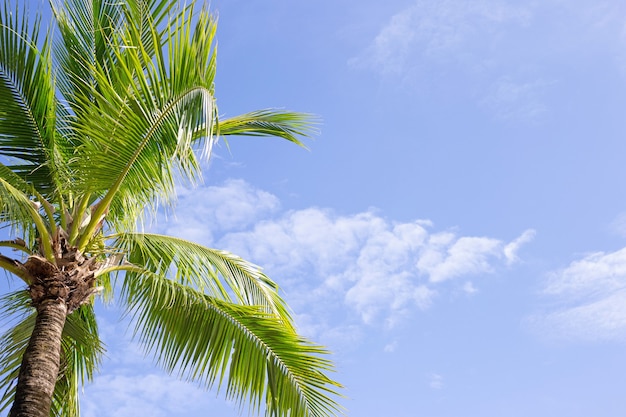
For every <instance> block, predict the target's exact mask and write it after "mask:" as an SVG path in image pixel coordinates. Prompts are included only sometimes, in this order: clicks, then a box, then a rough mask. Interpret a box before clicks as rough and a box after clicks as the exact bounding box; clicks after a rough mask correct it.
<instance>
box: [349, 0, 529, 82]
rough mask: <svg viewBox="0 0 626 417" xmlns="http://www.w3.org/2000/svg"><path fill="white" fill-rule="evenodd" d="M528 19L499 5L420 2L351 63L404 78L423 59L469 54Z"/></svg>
mask: <svg viewBox="0 0 626 417" xmlns="http://www.w3.org/2000/svg"><path fill="white" fill-rule="evenodd" d="M529 18H530V12H529V11H528V10H527V9H524V8H519V7H513V6H511V5H510V4H507V3H505V2H502V1H496V0H469V1H462V0H442V1H427V0H417V1H416V2H414V3H413V4H412V5H411V6H409V7H407V8H406V9H404V10H402V11H400V12H398V13H397V14H395V15H394V16H393V17H392V18H391V19H390V20H389V21H388V22H387V23H386V24H385V25H384V26H383V28H382V29H381V30H380V32H379V33H378V34H377V35H376V37H375V38H374V40H373V41H372V43H371V44H370V45H369V47H368V48H367V49H366V50H365V51H364V52H363V53H362V54H361V55H359V56H358V57H356V58H353V59H352V60H351V64H353V65H355V66H360V67H369V68H372V69H374V70H377V71H380V72H381V73H383V74H395V75H397V74H404V73H406V72H407V71H410V70H411V69H412V68H413V67H414V66H415V65H417V64H418V63H419V62H421V61H424V60H433V59H434V60H438V59H441V58H444V59H450V57H452V56H458V55H463V54H467V53H468V52H469V49H471V48H470V47H469V46H468V45H470V44H472V43H473V44H474V46H477V45H480V43H481V42H484V39H483V37H484V36H489V37H493V34H494V32H496V31H497V30H498V29H499V28H503V29H506V28H507V27H508V26H510V25H511V23H518V24H524V23H525V22H526V21H527V20H528V19H529ZM459 52H460V53H461V54H459Z"/></svg>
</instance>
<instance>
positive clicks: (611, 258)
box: [528, 248, 626, 341]
mask: <svg viewBox="0 0 626 417" xmlns="http://www.w3.org/2000/svg"><path fill="white" fill-rule="evenodd" d="M542 294H543V295H544V296H545V297H547V298H548V299H549V300H550V301H552V302H553V303H555V305H554V306H552V307H551V308H549V309H547V311H546V312H544V313H538V314H535V315H533V316H531V317H529V318H528V324H529V325H530V326H532V328H533V329H534V330H535V331H539V332H541V333H543V334H544V335H546V336H549V337H551V338H558V339H573V340H583V341H608V340H626V248H623V249H620V250H618V251H615V252H609V253H605V252H597V253H592V254H589V255H586V256H584V257H583V258H582V259H579V260H576V261H574V262H572V263H571V264H570V265H569V266H567V267H566V268H563V269H561V270H558V271H554V272H552V273H550V274H549V275H548V278H547V279H546V282H545V284H544V287H543V290H542Z"/></svg>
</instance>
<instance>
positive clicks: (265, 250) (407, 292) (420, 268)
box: [170, 181, 532, 337]
mask: <svg viewBox="0 0 626 417" xmlns="http://www.w3.org/2000/svg"><path fill="white" fill-rule="evenodd" d="M227 189H228V190H230V191H227ZM205 191H206V192H205ZM231 191H232V192H231ZM211 192H216V193H217V194H218V195H219V196H221V197H223V198H224V199H223V200H221V199H217V198H215V197H211V198H207V199H206V200H205V199H204V197H201V196H205V195H208V194H210V193H211ZM248 194H249V195H248ZM259 196H262V197H259ZM229 199H235V200H236V201H269V202H272V204H260V205H259V209H258V210H248V209H247V208H246V209H244V210H242V211H240V212H239V214H237V216H236V217H241V216H243V217H246V216H249V217H247V218H245V219H244V218H242V222H241V224H243V225H248V226H247V227H245V228H243V229H242V228H241V227H240V225H238V226H237V227H236V228H235V229H233V227H234V226H231V225H230V224H229V223H227V222H226V223H225V222H216V223H214V224H213V223H206V224H205V225H204V228H208V229H212V230H211V232H208V233H204V232H201V231H200V232H199V231H198V230H196V228H197V227H200V226H199V225H195V223H194V227H193V228H191V229H189V228H187V227H184V225H186V224H189V221H190V220H191V222H192V223H193V222H201V221H202V219H197V218H195V216H197V207H198V206H201V207H203V209H202V210H203V216H204V217H203V218H208V219H213V218H215V217H216V216H215V215H213V214H210V212H211V210H213V209H219V208H221V207H231V209H232V210H235V211H236V210H237V209H236V208H237V207H239V205H238V204H234V203H233V202H232V201H229ZM277 207H279V202H278V201H277V199H276V197H274V196H272V195H271V194H269V193H266V192H263V191H261V190H258V189H256V188H254V187H252V186H250V185H249V184H247V183H244V182H242V181H228V182H226V183H225V184H224V185H222V186H218V187H211V188H210V189H209V190H203V192H201V193H194V194H188V195H183V196H182V197H181V199H180V203H179V209H178V219H179V220H178V223H180V224H181V225H182V226H181V227H179V225H178V224H177V223H175V224H174V225H173V227H171V229H170V232H171V233H174V234H177V235H179V236H183V235H184V234H185V233H190V234H191V237H194V236H198V235H199V234H200V235H202V234H204V235H205V236H207V237H208V236H211V240H205V241H203V243H205V244H209V245H215V246H217V247H220V248H225V249H228V250H230V251H232V252H234V253H237V254H239V255H241V256H243V257H244V258H247V259H250V260H252V261H254V262H255V263H258V264H260V265H263V266H264V268H265V269H266V271H267V272H268V273H269V274H270V276H272V277H274V278H275V279H276V280H277V281H279V282H280V283H281V284H282V285H283V288H284V289H285V291H286V292H287V296H288V298H289V300H290V302H291V303H292V305H293V306H294V308H296V311H298V312H299V313H300V314H302V316H303V317H304V318H305V326H306V327H307V328H308V330H310V331H314V332H316V331H322V330H323V329H322V328H320V327H319V326H320V324H319V321H318V324H317V325H316V324H314V323H313V322H312V321H311V320H309V321H306V316H307V314H311V315H315V316H316V317H317V318H318V319H319V318H321V319H322V320H323V318H324V317H325V316H326V317H328V318H329V319H330V318H331V317H330V315H331V314H332V318H333V322H334V323H339V324H338V325H340V326H346V328H347V327H349V326H350V324H349V323H350V318H349V317H350V316H351V315H353V314H356V315H357V317H358V318H359V319H360V321H362V322H363V323H369V324H375V323H378V324H380V323H384V324H386V325H387V326H394V325H395V324H396V323H397V322H398V321H400V320H402V319H403V318H404V317H406V316H407V315H410V314H411V313H412V312H413V311H416V310H418V311H419V310H425V309H427V308H429V307H430V306H431V305H432V303H433V302H434V301H435V300H436V298H437V297H442V296H445V294H447V292H448V291H450V290H454V291H457V292H458V290H460V291H463V292H464V293H466V294H471V293H474V292H476V288H475V287H474V284H469V286H468V284H467V279H464V280H462V281H461V280H459V279H460V278H467V277H469V276H478V275H484V274H489V273H492V272H493V271H495V270H497V269H498V268H499V267H506V266H507V264H510V263H511V262H513V261H515V260H517V252H518V250H519V249H520V247H521V246H522V244H523V243H526V242H528V241H529V240H530V239H531V238H532V232H530V231H527V232H524V233H523V234H522V235H521V236H520V237H518V238H516V239H515V240H513V241H511V242H505V241H502V240H500V239H496V238H491V237H480V236H459V235H458V234H457V233H455V232H453V231H448V230H444V231H439V232H437V231H434V230H433V228H434V226H433V225H432V224H431V222H429V221H425V220H416V221H412V222H394V221H390V220H388V219H385V218H384V217H382V216H380V215H379V214H378V213H377V212H376V211H374V210H368V211H365V212H361V213H356V214H352V215H338V214H336V213H335V212H333V211H332V210H330V209H322V208H316V207H313V208H306V209H301V210H291V211H286V212H285V211H282V212H281V211H280V210H277V209H276V208H277ZM194 218H195V220H193V219H194ZM185 237H187V236H185ZM341 306H346V307H348V309H346V308H341ZM338 307H339V309H340V310H347V311H348V312H347V313H346V312H344V313H339V314H343V315H344V319H345V320H346V321H345V322H344V324H341V323H340V321H338V320H337V316H336V314H337V310H338ZM350 311H352V312H353V313H350ZM322 327H323V325H322ZM354 337H358V333H354Z"/></svg>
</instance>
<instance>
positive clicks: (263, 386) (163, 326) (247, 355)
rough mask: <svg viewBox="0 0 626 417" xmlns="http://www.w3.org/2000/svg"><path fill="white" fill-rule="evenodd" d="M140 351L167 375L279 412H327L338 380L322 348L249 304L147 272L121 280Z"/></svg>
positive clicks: (311, 416) (313, 416)
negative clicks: (150, 356)
mask: <svg viewBox="0 0 626 417" xmlns="http://www.w3.org/2000/svg"><path fill="white" fill-rule="evenodd" d="M124 294H125V297H124V299H125V300H126V302H127V304H128V310H129V312H130V313H131V314H132V315H133V317H134V319H135V321H136V328H135V329H136V330H135V332H136V335H137V336H138V338H139V341H140V342H141V343H142V344H143V346H144V347H145V349H146V351H148V352H151V353H152V354H154V356H155V358H156V360H157V362H158V363H159V364H160V365H162V366H163V367H164V368H165V369H166V370H167V371H169V372H171V373H179V374H180V375H181V376H182V377H184V378H187V379H189V380H191V381H196V382H198V383H200V384H201V385H203V386H206V387H210V386H213V385H218V386H220V387H224V388H225V390H226V396H227V397H228V398H230V399H233V400H235V401H236V402H238V403H240V404H242V405H243V403H249V404H250V406H251V410H252V411H256V412H259V411H261V410H262V409H265V410H266V413H267V414H268V415H270V416H277V417H287V416H289V417H322V416H331V415H335V413H336V412H337V411H338V410H339V408H340V406H338V405H337V404H336V403H335V402H334V401H333V400H332V398H331V396H334V395H336V393H335V391H334V389H336V388H337V387H339V384H337V383H335V382H333V381H332V380H331V379H330V378H328V376H327V375H326V373H327V372H329V371H332V369H333V367H332V364H331V362H330V361H329V360H327V359H325V358H323V357H322V356H323V355H325V354H326V353H327V352H326V351H325V350H324V349H323V348H321V347H320V346H317V345H315V344H312V343H311V342H309V341H307V340H305V339H303V338H301V337H300V336H298V335H297V334H296V333H295V332H294V331H292V330H291V329H290V328H288V327H285V326H284V323H283V321H282V319H281V318H279V317H276V316H275V315H272V314H268V313H266V312H264V311H263V310H262V309H260V308H258V307H255V306H242V305H237V304H232V303H228V302H224V301H221V300H218V299H216V298H213V297H210V296H207V295H205V294H202V293H200V292H198V291H196V290H194V289H192V288H189V287H187V286H183V285H180V284H178V283H176V282H174V281H172V280H168V279H164V278H163V277H159V276H156V275H155V274H152V273H150V272H148V271H146V272H145V273H144V274H142V275H136V276H135V277H134V279H127V280H125V282H124Z"/></svg>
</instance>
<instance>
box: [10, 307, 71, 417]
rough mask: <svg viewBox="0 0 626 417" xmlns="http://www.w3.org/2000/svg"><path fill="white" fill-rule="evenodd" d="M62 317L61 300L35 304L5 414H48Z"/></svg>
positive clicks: (38, 416)
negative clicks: (10, 404) (34, 317)
mask: <svg viewBox="0 0 626 417" xmlns="http://www.w3.org/2000/svg"><path fill="white" fill-rule="evenodd" d="M66 317H67V305H66V304H65V302H64V301H62V300H58V299H57V300H45V301H44V302H42V303H41V304H40V305H39V306H37V320H36V322H35V328H34V329H33V334H32V336H31V338H30V342H29V343H28V347H27V348H26V352H25V353H24V357H23V358H22V366H21V368H20V373H19V377H18V383H17V389H16V393H15V402H14V403H13V407H12V408H11V412H10V413H9V417H49V416H50V406H51V403H52V393H53V391H54V385H55V384H56V381H57V375H58V373H59V366H60V359H61V335H62V333H63V327H64V325H65V319H66Z"/></svg>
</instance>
